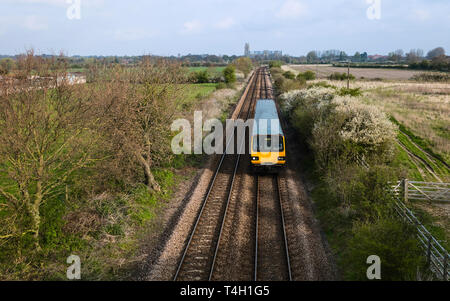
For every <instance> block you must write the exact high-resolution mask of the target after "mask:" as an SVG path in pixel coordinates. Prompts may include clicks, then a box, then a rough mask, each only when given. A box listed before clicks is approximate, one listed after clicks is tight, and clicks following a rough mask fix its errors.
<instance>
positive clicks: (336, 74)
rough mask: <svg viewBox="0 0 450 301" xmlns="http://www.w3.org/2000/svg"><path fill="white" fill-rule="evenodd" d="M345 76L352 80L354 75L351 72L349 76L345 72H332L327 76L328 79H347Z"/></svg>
mask: <svg viewBox="0 0 450 301" xmlns="http://www.w3.org/2000/svg"><path fill="white" fill-rule="evenodd" d="M347 77H348V78H350V80H354V79H355V76H354V75H353V74H350V76H348V75H347V73H345V72H344V73H339V72H334V73H333V74H331V75H330V76H328V79H329V80H347Z"/></svg>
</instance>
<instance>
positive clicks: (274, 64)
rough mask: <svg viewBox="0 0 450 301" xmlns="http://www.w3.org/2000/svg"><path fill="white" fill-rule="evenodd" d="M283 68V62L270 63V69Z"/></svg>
mask: <svg viewBox="0 0 450 301" xmlns="http://www.w3.org/2000/svg"><path fill="white" fill-rule="evenodd" d="M281 66H283V62H282V61H270V62H269V67H270V68H274V67H278V68H281Z"/></svg>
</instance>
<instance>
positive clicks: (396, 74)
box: [282, 65, 423, 80]
mask: <svg viewBox="0 0 450 301" xmlns="http://www.w3.org/2000/svg"><path fill="white" fill-rule="evenodd" d="M282 68H283V70H286V71H288V70H290V71H292V72H294V73H295V74H298V73H300V72H305V71H313V72H315V73H316V74H317V77H318V78H327V77H328V76H330V75H331V74H332V73H334V72H339V73H343V72H347V68H340V67H333V66H332V65H287V66H286V65H285V66H283V67H282ZM350 73H351V74H353V75H354V76H355V77H356V78H357V79H386V80H408V79H410V78H411V77H413V76H414V75H416V74H420V73H423V72H421V71H411V70H396V69H372V68H352V69H350Z"/></svg>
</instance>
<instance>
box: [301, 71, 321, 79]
mask: <svg viewBox="0 0 450 301" xmlns="http://www.w3.org/2000/svg"><path fill="white" fill-rule="evenodd" d="M297 78H298V79H304V80H305V81H308V80H315V79H316V74H315V73H314V72H312V71H306V72H303V73H299V74H298V75H297Z"/></svg>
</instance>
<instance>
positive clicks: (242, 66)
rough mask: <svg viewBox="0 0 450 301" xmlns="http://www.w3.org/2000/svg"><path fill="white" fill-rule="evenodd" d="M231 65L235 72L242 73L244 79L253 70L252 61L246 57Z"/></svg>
mask: <svg viewBox="0 0 450 301" xmlns="http://www.w3.org/2000/svg"><path fill="white" fill-rule="evenodd" d="M233 65H234V66H235V67H236V69H237V70H240V71H241V72H242V73H244V76H245V77H247V75H248V74H249V73H250V72H251V71H252V69H253V63H252V60H251V59H250V58H248V57H241V58H238V59H236V60H235V61H234V62H233Z"/></svg>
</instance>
